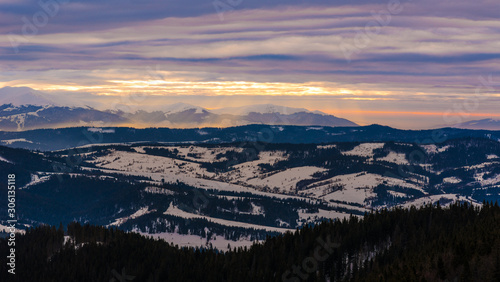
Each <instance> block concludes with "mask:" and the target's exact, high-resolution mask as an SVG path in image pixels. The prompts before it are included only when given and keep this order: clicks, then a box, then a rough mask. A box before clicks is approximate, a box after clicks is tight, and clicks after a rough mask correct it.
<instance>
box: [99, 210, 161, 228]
mask: <svg viewBox="0 0 500 282" xmlns="http://www.w3.org/2000/svg"><path fill="white" fill-rule="evenodd" d="M155 211H156V210H149V207H143V208H140V209H139V210H138V211H136V212H134V213H133V214H131V215H130V216H127V217H122V218H118V219H116V220H115V221H114V222H113V223H111V224H109V225H108V226H120V225H122V224H123V223H125V222H127V221H128V220H130V219H135V218H138V217H141V216H143V215H145V214H148V213H152V212H155Z"/></svg>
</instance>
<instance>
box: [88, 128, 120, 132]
mask: <svg viewBox="0 0 500 282" xmlns="http://www.w3.org/2000/svg"><path fill="white" fill-rule="evenodd" d="M87 130H88V131H89V132H94V133H95V132H99V133H115V129H114V128H109V129H104V128H100V127H89V128H87Z"/></svg>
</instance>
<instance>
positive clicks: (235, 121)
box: [0, 87, 357, 131]
mask: <svg viewBox="0 0 500 282" xmlns="http://www.w3.org/2000/svg"><path fill="white" fill-rule="evenodd" d="M0 105H1V106H0V130H4V131H14V130H17V131H20V130H29V129H38V128H60V127H70V126H81V125H87V126H125V125H133V126H134V127H151V126H155V127H173V128H196V127H207V126H216V127H229V126H237V125H246V124H274V125H316V126H357V124H356V123H354V122H351V121H349V120H346V119H343V118H338V117H335V116H333V115H328V114H325V113H322V112H319V111H309V110H307V109H303V108H290V107H283V106H278V105H272V104H262V105H251V106H247V107H241V108H234V107H228V108H222V109H217V110H208V109H205V108H202V107H199V106H194V105H190V104H185V103H176V104H171V105H161V106H159V107H158V108H160V110H153V111H146V110H138V111H135V112H125V111H122V110H114V109H106V110H98V109H96V108H93V107H90V106H83V105H79V106H73V105H71V103H68V102H65V103H58V102H54V98H51V97H49V95H47V94H45V93H43V92H40V91H36V90H33V89H31V88H28V87H4V88H2V89H0Z"/></svg>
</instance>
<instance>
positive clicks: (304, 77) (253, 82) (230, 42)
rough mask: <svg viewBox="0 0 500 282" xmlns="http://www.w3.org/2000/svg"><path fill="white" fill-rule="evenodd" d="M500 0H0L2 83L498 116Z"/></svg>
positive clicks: (417, 122) (107, 98)
mask: <svg viewBox="0 0 500 282" xmlns="http://www.w3.org/2000/svg"><path fill="white" fill-rule="evenodd" d="M499 12H500V2H499V1H498V0H477V1H470V0H453V1H451V0H444V1H430V0H412V1H407V0H401V1H397V0H390V1H387V0H384V1H382V0H374V1H367V0H361V1H344V0H330V1H322V0H308V1H300V0H286V1H285V0H266V1H264V0H254V1H250V0H216V1H213V0H192V1H189V2H187V1H180V0H162V1H155V0H145V1H130V0H100V1H97V0H86V1H78V0H60V1H57V0H41V1H39V0H0V87H4V86H27V87H31V88H33V89H36V90H40V91H44V92H47V93H52V94H54V95H59V96H60V97H61V99H63V98H64V99H70V100H71V99H73V100H80V101H85V102H86V103H87V102H88V103H89V104H93V105H97V106H100V107H107V106H109V105H122V104H124V105H131V106H133V107H135V108H141V109H148V107H151V106H153V105H157V104H158V103H164V104H173V103H178V102H184V103H190V104H193V105H197V106H202V107H205V108H208V109H216V108H221V107H230V106H233V107H234V106H244V105H252V104H264V103H273V104H277V105H283V106H289V107H300V108H308V109H310V110H320V111H323V112H326V113H329V114H333V115H336V116H339V117H343V118H348V119H350V120H352V121H354V122H357V123H359V124H362V125H363V124H373V123H379V124H384V125H390V126H394V127H398V128H431V127H436V126H450V125H453V124H456V123H460V122H464V121H467V120H474V119H483V118H497V119H498V118H500V111H498V109H499V108H500V64H499V63H500V21H499V20H498V18H499Z"/></svg>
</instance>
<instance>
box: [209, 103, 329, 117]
mask: <svg viewBox="0 0 500 282" xmlns="http://www.w3.org/2000/svg"><path fill="white" fill-rule="evenodd" d="M211 112H213V113H215V114H230V115H240V116H245V115H248V114H250V113H259V114H271V113H278V114H281V115H291V114H295V113H300V112H306V113H316V114H322V115H326V114H325V113H322V112H320V111H314V112H312V111H309V110H307V109H304V108H291V107H285V106H278V105H274V104H260V105H250V106H243V107H226V108H221V109H215V110H212V111H211Z"/></svg>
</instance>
